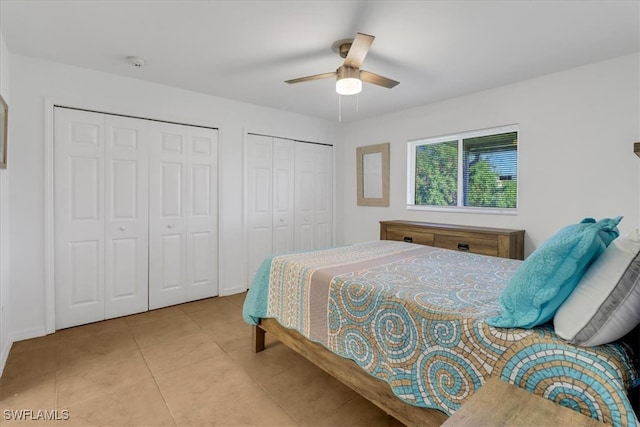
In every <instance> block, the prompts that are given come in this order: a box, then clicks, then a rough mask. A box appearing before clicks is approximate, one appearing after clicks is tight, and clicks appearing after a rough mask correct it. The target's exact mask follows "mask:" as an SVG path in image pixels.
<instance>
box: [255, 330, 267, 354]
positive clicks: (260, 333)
mask: <svg viewBox="0 0 640 427" xmlns="http://www.w3.org/2000/svg"><path fill="white" fill-rule="evenodd" d="M264 334H265V331H264V329H262V328H261V327H260V326H258V325H254V326H253V334H252V335H253V336H252V339H253V352H254V353H259V352H261V351H262V350H264Z"/></svg>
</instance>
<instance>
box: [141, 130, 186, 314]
mask: <svg viewBox="0 0 640 427" xmlns="http://www.w3.org/2000/svg"><path fill="white" fill-rule="evenodd" d="M149 132H150V133H151V136H150V139H149V153H150V154H149V162H150V164H149V169H150V173H149V308H150V309H156V308H160V307H166V306H169V305H173V304H180V303H182V302H184V301H185V300H186V285H185V283H186V279H187V278H186V261H187V254H186V250H187V229H186V215H185V212H186V208H187V206H188V205H189V200H188V192H187V176H186V175H187V134H186V129H185V127H184V126H180V125H172V124H165V123H155V122H150V123H149Z"/></svg>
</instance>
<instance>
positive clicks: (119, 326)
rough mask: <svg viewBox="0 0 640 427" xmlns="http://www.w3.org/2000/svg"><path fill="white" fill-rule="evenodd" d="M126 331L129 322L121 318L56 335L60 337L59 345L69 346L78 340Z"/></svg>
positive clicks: (77, 327) (68, 329)
mask: <svg viewBox="0 0 640 427" xmlns="http://www.w3.org/2000/svg"><path fill="white" fill-rule="evenodd" d="M126 329H127V322H125V320H124V318H122V317H121V318H118V319H110V320H104V321H102V322H95V323H90V324H88V325H82V326H75V327H73V328H67V329H62V330H60V331H57V332H56V335H59V343H60V344H61V345H69V344H71V343H73V342H75V341H77V340H82V339H85V338H87V337H91V336H96V335H100V334H103V333H107V332H114V331H122V330H126Z"/></svg>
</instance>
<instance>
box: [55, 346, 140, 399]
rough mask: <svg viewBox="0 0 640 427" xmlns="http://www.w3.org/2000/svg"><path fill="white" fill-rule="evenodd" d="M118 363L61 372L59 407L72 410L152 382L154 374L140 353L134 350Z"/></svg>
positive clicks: (112, 360) (102, 362) (108, 361)
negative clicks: (102, 397) (87, 401)
mask: <svg viewBox="0 0 640 427" xmlns="http://www.w3.org/2000/svg"><path fill="white" fill-rule="evenodd" d="M120 356H121V357H119V358H118V359H109V360H102V361H98V362H96V363H95V364H94V365H92V366H90V365H89V364H82V368H81V369H80V368H74V369H68V370H63V371H60V372H58V379H57V389H58V395H57V396H58V406H69V405H73V404H76V403H79V402H83V401H85V400H89V399H93V398H95V397H98V396H102V395H104V394H107V393H110V392H112V391H113V390H115V389H117V388H119V387H123V386H130V385H132V384H134V383H136V382H138V381H140V380H142V379H145V378H151V372H150V371H149V368H148V367H147V364H146V363H145V361H144V358H143V357H142V354H141V353H140V351H139V350H137V349H135V350H131V351H130V352H129V354H128V355H126V356H125V355H120Z"/></svg>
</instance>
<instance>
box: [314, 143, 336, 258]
mask: <svg viewBox="0 0 640 427" xmlns="http://www.w3.org/2000/svg"><path fill="white" fill-rule="evenodd" d="M315 151H316V159H317V161H316V164H315V166H316V174H315V182H314V187H315V191H314V194H315V199H314V203H315V207H314V229H315V236H314V239H315V248H316V249H319V248H326V247H329V246H331V245H332V242H333V147H329V146H325V145H316V146H315Z"/></svg>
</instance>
